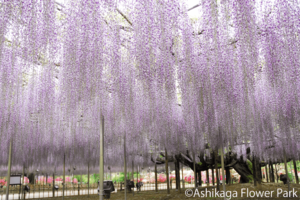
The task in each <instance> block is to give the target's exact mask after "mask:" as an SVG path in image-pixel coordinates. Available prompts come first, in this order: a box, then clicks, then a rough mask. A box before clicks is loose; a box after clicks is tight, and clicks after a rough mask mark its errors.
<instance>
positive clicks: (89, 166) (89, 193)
mask: <svg viewBox="0 0 300 200" xmlns="http://www.w3.org/2000/svg"><path fill="white" fill-rule="evenodd" d="M87 185H88V198H90V162H88V183H87Z"/></svg>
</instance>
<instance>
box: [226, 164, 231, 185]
mask: <svg viewBox="0 0 300 200" xmlns="http://www.w3.org/2000/svg"><path fill="white" fill-rule="evenodd" d="M225 171H226V184H227V185H229V184H230V183H231V175H230V169H229V167H226V168H225Z"/></svg>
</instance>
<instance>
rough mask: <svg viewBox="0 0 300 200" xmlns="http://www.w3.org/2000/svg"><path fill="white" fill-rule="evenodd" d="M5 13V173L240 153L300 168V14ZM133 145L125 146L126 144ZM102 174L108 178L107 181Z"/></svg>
mask: <svg viewBox="0 0 300 200" xmlns="http://www.w3.org/2000/svg"><path fill="white" fill-rule="evenodd" d="M197 9H198V11H199V14H200V18H199V19H197V20H191V19H190V18H189V16H188V10H187V8H186V5H185V3H184V2H182V1H180V0H134V1H126V0H123V1H112V0H111V1H109V0H106V1H101V0H78V1H68V3H66V4H65V5H62V4H61V3H59V2H56V1H54V0H25V1H19V0H2V1H0V126H1V128H0V155H1V156H0V165H1V170H2V172H1V173H4V172H5V171H6V169H7V160H8V148H9V143H10V141H11V140H12V141H13V151H12V152H13V153H12V155H13V156H12V157H13V160H12V171H21V169H22V167H23V166H26V168H27V169H28V170H29V171H34V170H36V169H41V170H44V171H48V172H54V171H55V172H57V173H60V172H61V171H62V163H63V157H64V155H65V158H66V165H67V167H69V168H70V167H76V168H77V172H85V173H86V171H87V166H88V165H89V166H90V171H91V172H93V171H98V167H99V148H100V147H99V131H100V121H101V120H100V119H101V116H103V117H104V120H105V128H104V130H105V138H104V139H105V147H104V149H105V158H104V162H105V166H111V169H112V170H119V171H121V169H122V166H123V158H124V152H123V151H124V142H126V146H127V150H126V151H127V153H126V155H127V157H128V163H129V164H130V165H131V161H134V163H135V165H140V166H142V165H147V164H149V163H150V162H151V159H150V157H151V156H156V154H157V153H159V152H160V151H163V150H165V149H167V150H168V152H169V154H175V153H179V152H186V150H187V149H188V150H190V151H192V152H201V151H204V149H205V147H206V144H209V146H210V148H212V149H218V148H221V147H224V148H228V147H229V146H231V147H232V149H234V150H235V151H236V152H237V153H238V154H239V155H243V154H245V150H246V149H245V147H246V146H245V144H246V145H247V146H250V147H251V150H252V152H253V153H254V154H255V155H256V156H258V157H260V158H261V159H263V160H266V161H268V160H276V159H281V158H283V156H284V154H286V155H287V156H288V157H290V158H299V153H298V152H299V150H300V146H299V144H300V141H299V139H300V138H299V137H300V135H299V131H300V127H299V119H300V107H299V99H300V80H299V79H300V77H299V73H300V66H299V65H300V64H299V63H300V62H299V58H300V45H299V44H300V42H299V34H300V29H299V28H300V21H299V19H300V7H299V4H298V1H296V0H290V1H280V0H272V1H271V0H269V1H259V0H245V1H240V0H219V1H211V0H201V1H199V7H198V8H197ZM125 136H126V139H125ZM105 170H107V167H106V168H105Z"/></svg>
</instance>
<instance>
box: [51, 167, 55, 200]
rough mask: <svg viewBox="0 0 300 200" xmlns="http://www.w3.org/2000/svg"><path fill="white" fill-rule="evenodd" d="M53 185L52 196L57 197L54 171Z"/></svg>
mask: <svg viewBox="0 0 300 200" xmlns="http://www.w3.org/2000/svg"><path fill="white" fill-rule="evenodd" d="M52 185H53V189H52V197H55V188H54V187H55V175H54V172H53V180H52Z"/></svg>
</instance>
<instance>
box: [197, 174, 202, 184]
mask: <svg viewBox="0 0 300 200" xmlns="http://www.w3.org/2000/svg"><path fill="white" fill-rule="evenodd" d="M198 177H199V186H202V173H201V171H199V172H198Z"/></svg>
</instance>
